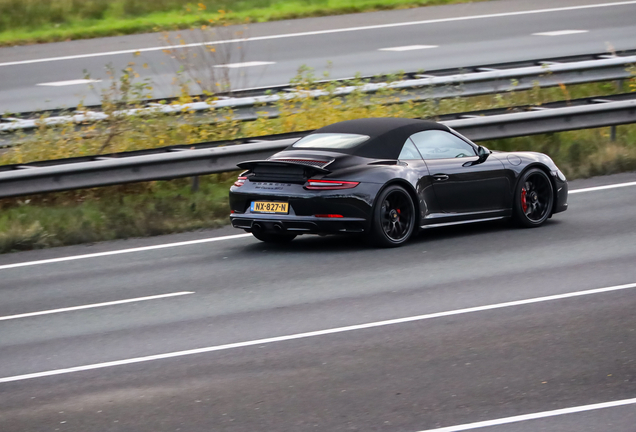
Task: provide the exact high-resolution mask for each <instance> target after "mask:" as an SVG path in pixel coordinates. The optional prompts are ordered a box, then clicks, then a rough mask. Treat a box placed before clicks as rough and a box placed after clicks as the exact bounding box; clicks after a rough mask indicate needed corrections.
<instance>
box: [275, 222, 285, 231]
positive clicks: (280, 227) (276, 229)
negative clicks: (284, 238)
mask: <svg viewBox="0 0 636 432" xmlns="http://www.w3.org/2000/svg"><path fill="white" fill-rule="evenodd" d="M274 231H278V232H283V231H285V228H283V226H282V225H281V224H279V223H277V224H274Z"/></svg>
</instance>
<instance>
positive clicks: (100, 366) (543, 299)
mask: <svg viewBox="0 0 636 432" xmlns="http://www.w3.org/2000/svg"><path fill="white" fill-rule="evenodd" d="M631 288H636V283H631V284H626V285H616V286H611V287H605V288H596V289H591V290H586V291H576V292H570V293H565V294H557V295H551V296H545V297H536V298H531V299H525V300H516V301H511V302H505V303H496V304H491V305H486V306H476V307H471V308H465V309H456V310H451V311H446V312H437V313H431V314H426V315H417V316H411V317H406V318H398V319H391V320H386V321H376V322H371V323H366V324H358V325H351V326H346V327H336V328H331V329H326V330H318V331H311V332H306V333H296V334H291V335H287V336H277V337H271V338H265V339H257V340H251V341H246V342H237V343H230V344H225V345H217V346H211V347H205V348H196V349H191V350H185V351H176V352H170V353H165V354H156V355H150V356H145V357H135V358H130V359H125V360H116V361H110V362H104V363H95V364H90V365H85V366H76V367H71V368H66V369H55V370H50V371H44V372H36V373H30V374H24V375H15V376H9V377H4V378H0V383H5V382H12V381H21V380H27V379H32V378H41V377H46V376H52V375H62V374H68V373H74V372H81V371H87V370H93V369H103V368H108V367H113V366H122V365H127V364H132V363H142V362H148V361H154V360H162V359H168V358H173V357H183V356H188V355H193V354H202V353H209V352H213V351H223V350H229V349H234V348H243V347H249V346H254V345H265V344H270V343H274V342H283V341H288V340H294V339H305V338H310V337H315V336H324V335H330V334H335V333H344V332H350V331H354V330H363V329H369V328H376V327H383V326H389V325H395V324H404V323H409V322H413V321H423V320H427V319H433V318H441V317H448V316H453V315H462V314H467V313H473V312H482V311H488V310H493V309H501V308H507V307H512V306H521V305H527V304H533V303H541V302H547V301H553V300H560V299H565V298H572V297H581V296H587V295H592V294H600V293H606V292H611V291H619V290H625V289H631Z"/></svg>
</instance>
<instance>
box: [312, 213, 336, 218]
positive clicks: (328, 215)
mask: <svg viewBox="0 0 636 432" xmlns="http://www.w3.org/2000/svg"><path fill="white" fill-rule="evenodd" d="M314 216H315V217H317V218H341V217H342V215H339V214H317V215H314Z"/></svg>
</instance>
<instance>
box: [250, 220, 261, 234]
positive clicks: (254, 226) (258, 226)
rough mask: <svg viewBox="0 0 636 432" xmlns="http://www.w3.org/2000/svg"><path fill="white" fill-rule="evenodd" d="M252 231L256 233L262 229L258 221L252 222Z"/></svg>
mask: <svg viewBox="0 0 636 432" xmlns="http://www.w3.org/2000/svg"><path fill="white" fill-rule="evenodd" d="M252 231H253V232H257V233H258V232H261V231H263V225H261V224H259V223H258V222H254V223H253V224H252Z"/></svg>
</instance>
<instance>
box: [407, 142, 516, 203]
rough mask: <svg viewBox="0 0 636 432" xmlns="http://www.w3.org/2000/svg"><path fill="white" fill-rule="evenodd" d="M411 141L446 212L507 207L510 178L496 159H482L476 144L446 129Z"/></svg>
mask: <svg viewBox="0 0 636 432" xmlns="http://www.w3.org/2000/svg"><path fill="white" fill-rule="evenodd" d="M410 139H411V140H412V141H413V143H414V144H415V146H416V147H417V149H418V150H419V152H420V154H421V155H422V157H423V158H424V160H425V162H426V165H427V166H428V169H429V172H430V175H431V178H432V184H433V190H434V191H435V196H436V198H437V201H438V203H439V205H440V206H441V208H442V210H443V211H444V212H445V213H469V214H474V213H481V212H494V211H501V210H504V209H505V208H506V193H507V190H508V179H507V177H506V175H505V168H504V166H503V164H502V163H501V162H500V161H498V160H497V159H496V158H493V157H486V159H485V160H480V158H479V157H478V156H477V151H476V150H477V146H476V145H475V144H472V143H469V142H467V141H465V140H463V139H462V138H460V137H459V136H457V135H455V134H453V133H450V132H447V131H443V130H428V131H423V132H418V133H416V134H414V135H412V136H411V137H410Z"/></svg>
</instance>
